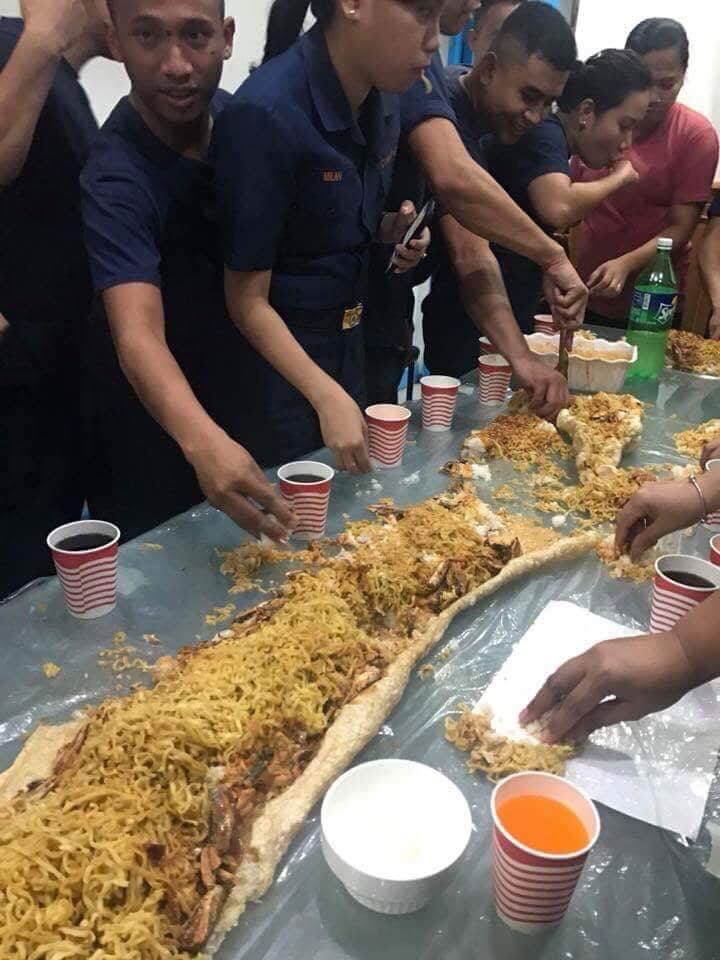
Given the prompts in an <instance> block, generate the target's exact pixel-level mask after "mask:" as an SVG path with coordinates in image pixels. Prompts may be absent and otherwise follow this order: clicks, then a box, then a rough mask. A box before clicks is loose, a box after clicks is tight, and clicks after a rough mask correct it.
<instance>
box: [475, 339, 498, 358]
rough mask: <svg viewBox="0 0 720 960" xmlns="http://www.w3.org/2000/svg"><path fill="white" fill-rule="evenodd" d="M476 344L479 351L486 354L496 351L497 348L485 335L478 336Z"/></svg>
mask: <svg viewBox="0 0 720 960" xmlns="http://www.w3.org/2000/svg"><path fill="white" fill-rule="evenodd" d="M478 346H479V347H480V353H481V354H483V355H487V354H488V353H497V352H498V349H497V347H496V346H495V344H494V343H493V342H492V340H489V339H488V338H487V337H479V338H478Z"/></svg>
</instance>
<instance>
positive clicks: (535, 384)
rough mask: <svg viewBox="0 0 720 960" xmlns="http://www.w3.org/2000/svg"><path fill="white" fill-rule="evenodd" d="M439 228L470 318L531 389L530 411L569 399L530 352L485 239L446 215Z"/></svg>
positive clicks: (561, 382)
mask: <svg viewBox="0 0 720 960" xmlns="http://www.w3.org/2000/svg"><path fill="white" fill-rule="evenodd" d="M440 229H441V230H442V232H443V236H444V238H445V243H446V245H447V249H448V255H449V257H450V261H451V263H452V265H453V268H454V270H455V273H456V275H457V278H458V284H459V287H460V296H461V299H462V301H463V306H464V307H465V310H466V311H467V313H468V315H469V316H470V318H471V319H472V321H473V323H474V324H475V326H476V327H477V328H478V330H479V331H481V332H482V333H484V334H485V335H486V336H487V337H488V338H489V339H490V340H492V342H493V343H494V344H495V346H496V347H497V348H498V350H499V352H500V353H502V355H503V356H504V357H505V358H506V359H507V360H508V361H509V363H510V365H511V366H512V368H513V372H514V373H515V375H516V377H517V378H518V380H519V381H520V383H521V384H522V386H524V387H526V388H528V389H529V390H530V392H531V394H532V408H533V411H534V412H535V413H537V414H538V415H539V416H542V417H550V416H553V415H554V414H557V413H558V412H559V411H560V410H561V409H562V408H563V407H564V406H567V403H568V391H567V382H566V380H565V378H564V377H563V376H562V375H561V374H559V373H558V372H557V371H556V370H553V369H551V368H550V367H548V366H546V365H545V364H544V363H542V361H540V360H539V359H538V358H537V357H535V356H533V354H532V353H531V352H530V349H529V348H528V345H527V342H526V340H525V337H524V336H523V335H522V332H521V330H520V328H519V327H518V324H517V320H516V319H515V316H514V314H513V312H512V307H511V306H510V301H509V300H508V295H507V291H506V289H505V283H504V281H503V277H502V272H501V270H500V265H499V264H498V262H497V259H496V257H495V255H494V254H493V252H492V250H491V249H490V246H489V244H488V242H487V241H486V240H483V239H481V238H480V237H477V236H475V234H474V233H470V231H469V230H466V229H465V228H464V227H462V226H460V224H459V223H458V222H457V220H455V218H454V217H451V216H450V215H449V214H446V215H445V216H443V217H442V218H441V220H440ZM450 322H452V321H451V320H450Z"/></svg>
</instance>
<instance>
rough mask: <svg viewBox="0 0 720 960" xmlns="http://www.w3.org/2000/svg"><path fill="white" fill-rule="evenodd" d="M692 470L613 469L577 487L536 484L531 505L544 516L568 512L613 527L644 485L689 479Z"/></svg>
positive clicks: (671, 466)
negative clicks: (610, 524) (619, 515)
mask: <svg viewBox="0 0 720 960" xmlns="http://www.w3.org/2000/svg"><path fill="white" fill-rule="evenodd" d="M691 472H692V468H689V469H688V468H687V467H678V466H674V465H672V464H667V465H660V466H651V467H627V468H623V467H615V468H613V469H612V470H609V471H608V472H606V473H603V474H602V475H601V476H598V475H597V474H591V475H590V476H588V477H587V478H586V479H585V480H583V481H582V482H581V483H579V484H577V485H570V486H565V485H563V484H561V483H560V482H558V481H552V482H545V483H542V484H536V485H535V486H534V488H533V505H534V506H535V509H536V510H540V511H542V512H543V513H558V512H560V511H562V510H569V511H570V512H572V513H574V514H584V515H587V516H588V517H590V519H591V520H593V521H594V522H596V523H614V521H615V518H616V517H617V515H618V513H620V511H621V510H622V508H623V507H624V506H625V504H626V503H627V502H628V500H629V499H630V497H632V496H633V494H635V493H637V491H638V490H639V489H640V488H641V487H642V486H643V484H645V483H655V482H656V481H658V480H670V479H672V480H679V479H682V478H683V477H686V476H689V475H690V473H691Z"/></svg>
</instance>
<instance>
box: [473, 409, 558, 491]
mask: <svg viewBox="0 0 720 960" xmlns="http://www.w3.org/2000/svg"><path fill="white" fill-rule="evenodd" d="M551 454H554V455H556V456H557V457H567V455H568V448H567V444H566V443H565V442H564V441H563V439H562V437H561V436H560V434H559V433H558V432H557V430H556V429H555V427H554V426H553V424H552V423H549V422H548V421H547V420H542V419H541V418H540V417H536V416H535V415H534V414H530V413H517V414H501V415H500V416H499V417H495V419H494V420H493V421H492V422H491V423H490V424H488V426H487V427H482V428H481V429H480V430H472V431H471V432H470V433H469V434H468V436H467V437H466V438H465V440H464V442H463V445H462V449H461V451H460V459H461V460H462V461H464V462H466V463H484V462H487V461H488V460H507V461H508V462H509V463H511V464H512V465H513V466H514V467H515V468H516V469H517V470H521V471H525V470H529V469H530V468H531V467H537V468H538V469H539V470H541V471H542V472H543V473H545V474H548V475H550V476H562V475H563V470H562V469H561V468H560V467H559V466H558V464H557V463H556V462H555V461H554V460H553V459H552V457H551Z"/></svg>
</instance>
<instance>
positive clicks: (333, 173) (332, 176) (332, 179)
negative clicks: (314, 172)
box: [322, 170, 343, 183]
mask: <svg viewBox="0 0 720 960" xmlns="http://www.w3.org/2000/svg"><path fill="white" fill-rule="evenodd" d="M322 178H323V180H324V182H325V183H339V182H340V181H341V180H342V178H343V175H342V170H323V175H322Z"/></svg>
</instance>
